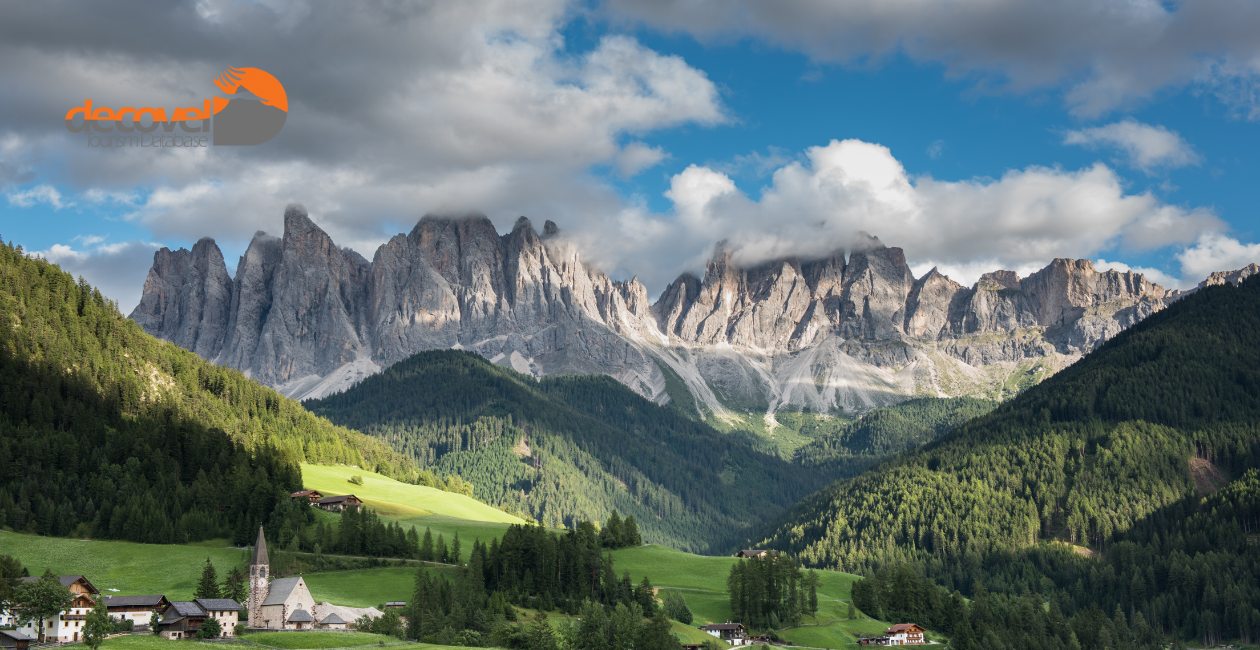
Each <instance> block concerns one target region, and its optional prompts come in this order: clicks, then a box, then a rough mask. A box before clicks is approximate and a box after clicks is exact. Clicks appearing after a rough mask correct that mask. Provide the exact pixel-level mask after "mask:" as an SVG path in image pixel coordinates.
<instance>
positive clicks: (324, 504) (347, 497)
mask: <svg viewBox="0 0 1260 650" xmlns="http://www.w3.org/2000/svg"><path fill="white" fill-rule="evenodd" d="M315 505H317V506H319V507H321V508H323V509H324V510H329V511H332V512H341V511H342V510H345V509H346V508H354V509H355V510H361V509H362V508H363V502H362V501H360V500H359V497H356V496H354V495H353V494H343V495H341V496H338V497H324V498H322V499H318V500H316V501H315Z"/></svg>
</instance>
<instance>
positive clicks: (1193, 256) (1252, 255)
mask: <svg viewBox="0 0 1260 650" xmlns="http://www.w3.org/2000/svg"><path fill="white" fill-rule="evenodd" d="M1177 260H1178V261H1180V262H1181V269H1182V276H1183V277H1185V278H1186V280H1187V281H1188V282H1190V284H1191V285H1192V286H1193V285H1194V284H1198V282H1199V281H1201V280H1203V278H1205V277H1207V276H1208V275H1211V274H1212V273H1215V272H1217V271H1234V270H1237V269H1241V268H1243V267H1244V266H1247V265H1248V264H1260V244H1244V243H1242V242H1240V241H1238V240H1237V239H1235V238H1233V237H1230V236H1229V235H1225V234H1222V233H1218V232H1209V233H1204V234H1203V235H1202V236H1201V237H1199V239H1198V241H1196V242H1195V243H1194V245H1193V246H1191V247H1189V248H1187V249H1185V250H1183V251H1181V252H1180V253H1178V254H1177Z"/></svg>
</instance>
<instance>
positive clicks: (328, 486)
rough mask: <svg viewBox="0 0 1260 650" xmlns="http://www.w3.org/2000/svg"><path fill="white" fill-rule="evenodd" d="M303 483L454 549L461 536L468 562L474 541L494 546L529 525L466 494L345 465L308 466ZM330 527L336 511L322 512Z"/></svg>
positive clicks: (306, 465)
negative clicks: (350, 498)
mask: <svg viewBox="0 0 1260 650" xmlns="http://www.w3.org/2000/svg"><path fill="white" fill-rule="evenodd" d="M356 475H357V476H361V477H363V485H354V484H353V483H351V482H350V477H351V476H356ZM302 483H303V486H304V487H305V488H306V489H308V490H319V491H320V492H321V493H322V494H324V495H325V496H330V495H340V494H354V495H355V496H357V497H359V498H360V499H363V502H364V503H366V504H367V505H368V506H369V507H371V508H372V509H373V510H375V511H376V512H377V514H379V515H380V516H381V517H383V518H385V519H392V520H397V521H398V522H399V523H401V524H402V526H403V528H408V527H411V526H415V527H416V532H418V533H420V534H421V535H423V534H424V529H425V527H428V528H429V529H430V530H432V531H433V539H434V540H435V541H436V540H437V536H438V535H439V534H441V535H443V536H444V537H445V538H446V543H447V544H448V545H449V544H450V542H451V539H453V538H454V537H455V533H456V532H458V533H459V541H460V544H461V546H462V549H463V552H462V553H461V555H462V556H463V557H464V558H465V559H467V558H468V554H469V553H470V552H471V551H472V542H473V540H474V539H478V540H481V541H482V542H484V543H486V544H489V543H490V540H491V539H493V538H495V537H502V536H503V533H504V531H506V530H507V527H508V526H510V525H511V524H523V523H525V522H524V520H522V519H518V518H516V517H513V516H512V515H509V514H507V513H506V512H503V511H502V510H498V509H496V508H492V507H490V506H488V505H486V504H484V503H482V502H480V501H477V500H476V499H470V498H468V497H466V496H464V495H462V494H453V493H451V492H443V491H442V490H438V489H435V488H431V487H424V486H420V485H409V484H407V483H400V482H398V481H395V480H394V479H392V478H389V477H386V476H381V475H380V474H375V473H372V472H368V471H365V470H361V469H358V468H355V467H348V466H345V465H309V464H306V463H303V464H302ZM319 516H320V517H321V518H323V519H324V520H325V523H331V522H334V521H336V520H337V519H338V515H336V514H334V513H330V512H323V511H321V512H320V513H319Z"/></svg>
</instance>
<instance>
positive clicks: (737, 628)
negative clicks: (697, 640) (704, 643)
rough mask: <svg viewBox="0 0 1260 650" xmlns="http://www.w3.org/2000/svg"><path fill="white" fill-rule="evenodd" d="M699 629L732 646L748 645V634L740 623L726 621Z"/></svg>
mask: <svg viewBox="0 0 1260 650" xmlns="http://www.w3.org/2000/svg"><path fill="white" fill-rule="evenodd" d="M700 629H701V630H704V631H705V632H708V633H709V634H710V635H711V636H715V637H717V638H719V639H721V640H723V641H725V642H727V643H729V644H731V645H734V646H741V645H748V644H749V639H748V634H747V633H746V632H745V631H744V626H743V624H741V623H731V622H730V621H727V622H725V623H718V624H716V625H702V626H700Z"/></svg>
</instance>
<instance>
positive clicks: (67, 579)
mask: <svg viewBox="0 0 1260 650" xmlns="http://www.w3.org/2000/svg"><path fill="white" fill-rule="evenodd" d="M41 577H42V576H26V577H24V578H22V582H35V581H36V580H39V579H40V578H41ZM57 579H58V580H60V581H61V586H63V587H69V586H70V585H72V584H74V583H76V582H78V581H80V580H82V581H83V584H85V585H87V588H88V593H89V594H99V593H101V592H100V590H98V589H97V588H96V587H94V586H92V583H90V582H88V579H87V578H84V577H83V576H81V575H76V576H57Z"/></svg>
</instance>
